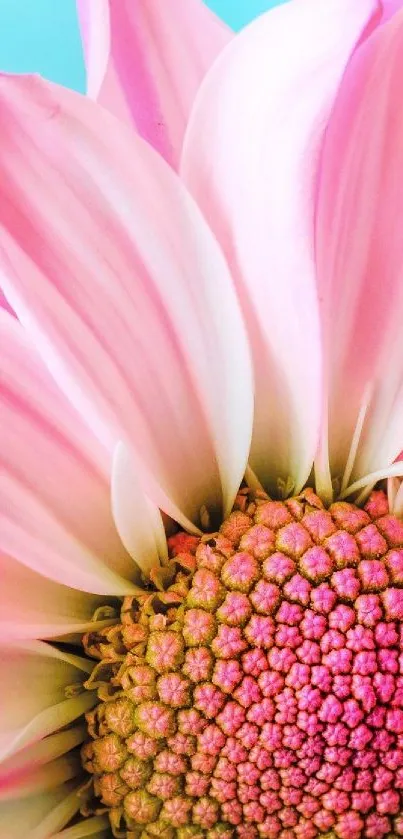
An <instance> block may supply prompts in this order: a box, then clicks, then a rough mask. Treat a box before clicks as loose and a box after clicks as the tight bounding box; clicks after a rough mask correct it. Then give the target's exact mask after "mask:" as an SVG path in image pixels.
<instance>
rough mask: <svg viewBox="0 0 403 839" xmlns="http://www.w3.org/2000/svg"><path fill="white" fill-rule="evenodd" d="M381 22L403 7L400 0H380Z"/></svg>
mask: <svg viewBox="0 0 403 839" xmlns="http://www.w3.org/2000/svg"><path fill="white" fill-rule="evenodd" d="M381 6H382V23H385V22H386V21H387V20H389V19H390V18H391V17H392V16H393V15H394V14H396V12H398V11H399V10H400V9H401V8H403V2H402V0H381Z"/></svg>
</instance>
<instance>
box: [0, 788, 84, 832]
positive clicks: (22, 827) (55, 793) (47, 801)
mask: <svg viewBox="0 0 403 839" xmlns="http://www.w3.org/2000/svg"><path fill="white" fill-rule="evenodd" d="M72 789H74V788H73V787H72V783H71V782H69V783H67V784H63V785H62V786H59V787H57V788H56V789H54V790H49V791H48V792H45V793H44V792H41V793H40V794H39V795H33V796H29V797H28V798H24V799H22V800H21V801H19V802H18V806H16V803H15V801H4V802H1V803H0V839H22V838H23V837H24V839H28V837H29V839H34V837H35V839H48V837H49V836H53V835H54V833H53V832H52V833H49V831H48V832H47V833H46V832H44V830H41V831H40V832H39V833H37V832H36V831H37V828H38V827H39V826H40V825H41V823H43V820H44V819H46V818H48V817H49V814H50V813H52V812H55V811H56V812H57V808H58V807H60V808H63V804H64V802H65V801H66V799H68V798H69V797H70V796H71V795H72ZM74 794H75V793H74ZM70 801H71V798H70ZM78 801H79V799H78V798H77V802H78ZM77 809H78V807H77ZM64 824H66V821H64ZM57 829H58V828H57Z"/></svg>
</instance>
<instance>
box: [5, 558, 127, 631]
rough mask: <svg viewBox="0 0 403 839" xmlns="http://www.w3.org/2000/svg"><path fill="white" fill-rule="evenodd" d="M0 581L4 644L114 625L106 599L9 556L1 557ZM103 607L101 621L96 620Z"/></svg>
mask: <svg viewBox="0 0 403 839" xmlns="http://www.w3.org/2000/svg"><path fill="white" fill-rule="evenodd" d="M56 574H57V572H56ZM0 579H1V610H0V637H1V639H2V641H3V642H6V641H9V640H13V639H14V640H15V639H18V638H20V639H23V638H56V637H57V638H59V637H62V636H69V637H71V636H73V635H76V634H77V633H80V632H81V633H82V632H90V631H91V630H94V629H99V628H101V627H102V626H107V625H109V624H110V623H111V622H112V618H111V615H112V612H111V610H110V609H109V608H106V609H105V607H103V603H104V602H105V598H103V597H96V596H94V595H90V594H86V593H85V592H81V591H78V590H77V589H73V588H69V587H68V586H64V585H61V584H60V583H55V582H54V581H53V580H51V579H49V578H48V577H45V576H42V575H41V574H38V573H37V572H36V571H33V570H32V569H31V568H29V567H28V566H27V565H23V564H22V563H20V562H17V560H15V559H14V558H12V557H10V556H7V554H0ZM110 601H111V598H110V597H109V599H108V603H109V604H110ZM99 607H100V611H99V613H98V614H99V617H100V620H96V621H94V615H95V613H96V610H97V609H98V608H99ZM108 615H110V617H109V618H108ZM95 617H96V615H95Z"/></svg>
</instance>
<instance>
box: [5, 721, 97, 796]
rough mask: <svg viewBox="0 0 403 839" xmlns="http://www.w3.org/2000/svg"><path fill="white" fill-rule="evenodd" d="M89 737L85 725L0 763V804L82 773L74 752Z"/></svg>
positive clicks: (29, 747) (55, 784)
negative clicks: (72, 752)
mask: <svg viewBox="0 0 403 839" xmlns="http://www.w3.org/2000/svg"><path fill="white" fill-rule="evenodd" d="M87 737H88V733H87V728H86V725H85V724H84V725H82V724H81V725H76V726H73V727H71V728H68V729H66V730H65V731H59V732H57V733H56V734H50V735H49V737H45V738H44V739H43V740H40V742H39V743H33V745H31V746H27V747H26V748H25V749H21V751H19V752H17V753H16V754H13V755H11V757H9V758H7V759H6V760H4V761H2V763H0V801H6V800H10V799H16V798H22V797H24V796H26V795H33V794H35V793H36V792H43V791H45V790H49V789H54V787H56V786H59V785H60V784H62V783H64V782H65V781H67V780H70V779H71V778H73V777H75V776H77V775H79V774H80V773H81V772H82V767H81V766H80V763H79V762H78V764H77V760H78V761H79V757H78V756H77V753H75V754H69V752H71V751H72V749H77V747H78V746H80V745H81V744H82V743H83V742H84V740H85V739H86V738H87Z"/></svg>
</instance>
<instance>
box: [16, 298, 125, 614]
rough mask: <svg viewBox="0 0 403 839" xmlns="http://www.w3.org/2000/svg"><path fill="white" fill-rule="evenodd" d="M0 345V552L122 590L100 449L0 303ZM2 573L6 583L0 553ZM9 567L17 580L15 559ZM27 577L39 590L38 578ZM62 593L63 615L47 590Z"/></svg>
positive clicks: (121, 564)
mask: <svg viewBox="0 0 403 839" xmlns="http://www.w3.org/2000/svg"><path fill="white" fill-rule="evenodd" d="M0 343H1V365H0V384H1V391H0V416H1V427H2V446H1V455H0V457H1V464H2V471H1V477H0V496H1V530H0V532H1V536H0V543H1V548H2V550H3V551H4V552H5V553H6V554H8V555H9V556H10V557H14V558H15V559H17V560H18V561H19V562H21V563H23V564H25V565H27V566H28V567H29V568H31V569H32V570H33V571H37V572H38V573H39V574H42V575H46V576H47V577H49V578H50V579H51V580H55V581H57V582H60V583H63V584H64V586H70V587H73V588H77V589H79V588H81V589H82V590H83V591H89V592H94V593H97V594H108V595H109V596H111V595H113V594H124V593H129V592H130V591H131V590H132V584H131V583H130V582H129V580H130V578H133V577H134V576H135V573H136V566H135V565H134V563H133V561H132V559H131V558H130V556H129V555H128V554H127V553H126V551H125V549H124V548H123V545H122V543H121V541H120V538H119V536H118V533H117V531H116V528H115V525H114V522H113V519H112V513H111V504H110V489H109V476H108V470H109V469H110V465H109V457H108V453H107V451H106V450H104V449H103V447H102V446H101V445H100V444H99V443H98V442H97V440H96V438H95V437H94V436H93V435H92V434H91V433H90V431H89V430H88V429H87V428H86V426H85V425H84V423H83V422H82V421H81V420H80V417H79V416H78V414H77V413H76V411H75V410H74V409H73V408H72V407H71V406H70V404H69V403H68V402H67V400H66V399H65V398H64V396H63V395H62V394H61V393H60V392H59V391H58V389H57V387H56V386H55V384H54V382H53V380H52V378H51V376H50V375H49V373H48V372H47V370H46V369H45V367H44V366H43V364H42V361H41V359H40V358H39V357H38V356H37V355H36V352H35V347H34V345H33V344H32V343H31V341H30V340H29V338H28V336H27V335H26V333H25V332H24V329H23V327H22V326H21V324H20V323H18V321H17V320H16V319H15V318H14V317H12V316H11V315H10V314H8V313H7V312H4V311H1V310H0ZM7 568H8V570H7ZM4 573H5V575H6V579H5V583H4V584H5V586H6V587H9V586H12V585H13V583H12V576H13V570H12V568H11V567H9V566H7V564H6V561H5V568H4ZM10 575H11V576H10ZM15 575H16V577H15V579H17V578H18V577H19V579H20V580H22V577H23V572H22V571H21V569H18V566H16V569H15ZM28 578H29V575H28V574H27V575H26V579H27V581H28ZM31 580H32V582H33V585H34V591H35V590H36V593H37V596H38V597H41V595H40V591H43V597H44V598H46V586H45V585H44V586H43V587H42V588H41V583H40V581H39V580H38V579H37V578H35V575H33V574H31ZM49 585H50V584H49ZM53 588H54V589H55V590H56V587H53ZM48 594H50V588H49V590H48ZM66 596H67V600H66V601H65V602H66V607H65V608H64V614H65V615H66V609H67V612H68V611H69V610H68V608H67V602H68V595H67V592H66V591H65V592H64V596H63V593H62V592H61V591H60V593H59V594H55V597H56V599H55V606H56V603H57V604H58V606H59V607H60V608H61V609H62V603H63V601H64V599H65V597H66ZM43 602H44V601H43ZM71 602H72V604H73V601H71ZM92 602H93V601H91V599H90V598H89V599H88V600H87V601H86V605H85V606H84V600H82V604H83V605H82V606H81V607H80V608H79V612H78V613H77V614H80V615H83V608H84V611H85V612H86V613H87V615H88V616H89V614H88V613H89V611H90V610H91V608H92V605H91V603H92ZM74 603H76V604H77V605H78V596H76V598H75V600H74ZM34 611H35V607H34V606H33V608H32V609H31V616H32V615H33V613H34ZM61 614H63V610H62V611H61ZM71 614H72V615H73V614H74V612H72V613H71ZM53 615H54V610H53ZM27 620H28V615H27ZM78 622H81V620H79V621H78Z"/></svg>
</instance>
